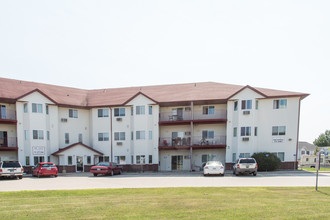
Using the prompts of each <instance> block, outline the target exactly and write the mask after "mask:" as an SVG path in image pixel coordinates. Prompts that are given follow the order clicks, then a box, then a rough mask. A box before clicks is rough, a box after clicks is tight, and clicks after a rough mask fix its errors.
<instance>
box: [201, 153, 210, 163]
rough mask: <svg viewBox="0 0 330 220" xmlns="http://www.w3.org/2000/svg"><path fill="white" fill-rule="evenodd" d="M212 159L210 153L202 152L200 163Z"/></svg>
mask: <svg viewBox="0 0 330 220" xmlns="http://www.w3.org/2000/svg"><path fill="white" fill-rule="evenodd" d="M211 160H212V155H211V154H203V155H202V163H206V162H207V161H211Z"/></svg>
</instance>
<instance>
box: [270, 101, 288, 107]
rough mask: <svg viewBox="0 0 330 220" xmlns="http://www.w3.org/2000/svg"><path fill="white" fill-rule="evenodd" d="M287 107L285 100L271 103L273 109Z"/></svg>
mask: <svg viewBox="0 0 330 220" xmlns="http://www.w3.org/2000/svg"><path fill="white" fill-rule="evenodd" d="M287 105H288V100H287V99H278V100H274V102H273V108H274V109H283V108H286V107H287Z"/></svg>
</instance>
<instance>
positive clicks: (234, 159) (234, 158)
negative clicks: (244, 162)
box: [232, 153, 236, 163]
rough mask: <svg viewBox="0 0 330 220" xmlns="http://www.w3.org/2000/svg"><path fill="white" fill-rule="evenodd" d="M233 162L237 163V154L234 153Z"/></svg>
mask: <svg viewBox="0 0 330 220" xmlns="http://www.w3.org/2000/svg"><path fill="white" fill-rule="evenodd" d="M232 162H233V163H235V162H236V153H233V158H232Z"/></svg>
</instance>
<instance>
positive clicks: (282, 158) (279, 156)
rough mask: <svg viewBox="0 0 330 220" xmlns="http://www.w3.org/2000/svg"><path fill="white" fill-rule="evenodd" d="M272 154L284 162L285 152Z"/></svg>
mask: <svg viewBox="0 0 330 220" xmlns="http://www.w3.org/2000/svg"><path fill="white" fill-rule="evenodd" d="M272 154H274V155H275V156H277V157H278V158H279V159H280V160H281V161H282V162H283V161H284V152H275V153H272ZM306 161H307V160H306Z"/></svg>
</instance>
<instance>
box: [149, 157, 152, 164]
mask: <svg viewBox="0 0 330 220" xmlns="http://www.w3.org/2000/svg"><path fill="white" fill-rule="evenodd" d="M149 164H152V155H149Z"/></svg>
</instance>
